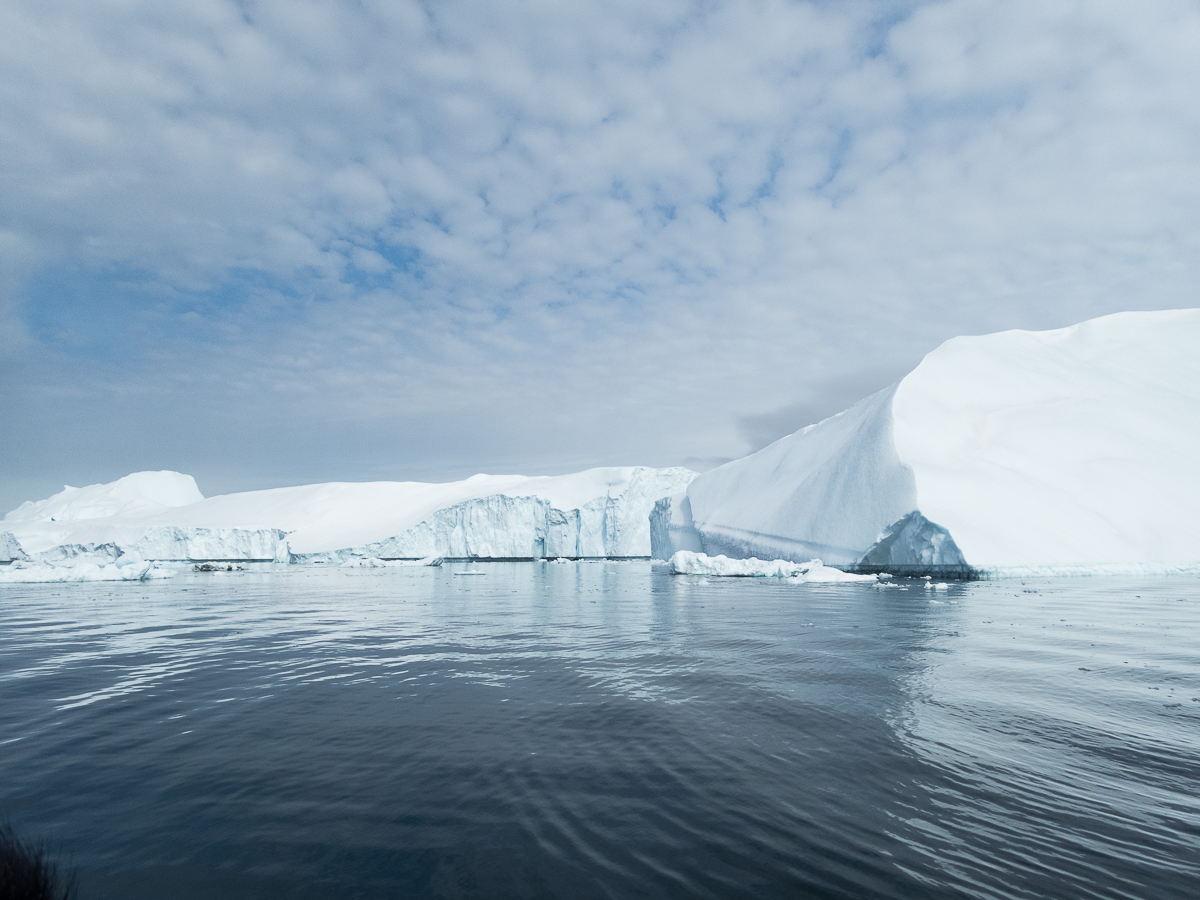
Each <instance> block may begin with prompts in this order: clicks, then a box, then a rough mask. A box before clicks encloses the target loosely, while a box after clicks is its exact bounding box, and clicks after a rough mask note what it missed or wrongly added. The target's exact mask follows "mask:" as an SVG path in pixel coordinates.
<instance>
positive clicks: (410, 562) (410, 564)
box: [341, 556, 442, 569]
mask: <svg viewBox="0 0 1200 900" xmlns="http://www.w3.org/2000/svg"><path fill="white" fill-rule="evenodd" d="M441 564H442V558H441V557H440V556H427V557H425V558H424V559H380V558H379V557H377V556H360V557H356V558H355V559H348V560H346V561H345V562H344V563H342V566H341V567H342V568H343V569H397V568H414V567H419V566H440V565H441Z"/></svg>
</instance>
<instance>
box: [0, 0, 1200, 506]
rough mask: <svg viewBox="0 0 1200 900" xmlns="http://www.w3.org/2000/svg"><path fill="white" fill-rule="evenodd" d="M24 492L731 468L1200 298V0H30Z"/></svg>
mask: <svg viewBox="0 0 1200 900" xmlns="http://www.w3.org/2000/svg"><path fill="white" fill-rule="evenodd" d="M0 33H3V34H5V35H6V39H5V40H4V41H3V42H0V511H4V510H7V509H11V508H13V507H15V506H16V505H18V504H19V503H20V502H22V501H23V500H27V499H38V498H41V497H45V496H48V495H49V494H51V493H53V492H55V491H57V490H59V489H61V487H62V485H63V484H72V485H83V484H91V483H96V482H103V481H110V480H113V479H115V478H117V477H120V476H122V475H125V474H127V473H129V472H133V471H140V470H146V469H174V470H177V471H183V472H187V473H189V474H192V475H194V476H195V477H196V479H197V481H198V483H199V485H200V488H201V490H202V491H203V492H204V493H205V495H207V496H211V495H214V494H219V493H225V492H228V491H234V490H247V489H254V488H264V487H275V486H281V485H287V484H300V483H308V482H316V481H335V480H340V481H365V480H381V479H386V480H429V481H445V480H452V479H457V478H462V477H466V476H469V475H471V474H474V473H476V472H489V473H507V472H520V473H525V474H543V473H545V474H555V473H562V472H570V471H577V470H580V469H584V468H588V467H591V466H596V465H635V464H636V465H652V466H668V465H686V466H690V467H692V468H696V469H698V470H699V469H706V468H709V467H711V466H713V465H716V464H719V463H720V462H723V461H725V460H728V459H732V458H736V457H739V456H742V455H745V454H746V453H749V452H752V451H753V450H755V449H758V448H759V447H761V446H764V445H765V444H766V443H768V442H770V441H771V440H774V439H776V438H778V437H781V436H783V435H785V434H788V433H790V432H791V431H794V430H795V429H797V428H799V427H801V426H803V425H806V424H808V423H810V422H813V421H817V420H819V419H821V418H824V417H825V416H828V415H831V414H833V413H836V412H838V411H840V410H841V409H843V408H845V407H846V406H849V405H850V404H852V403H853V402H855V401H856V400H858V399H860V398H861V397H863V396H865V395H867V394H869V393H871V392H873V391H876V390H879V389H880V388H883V387H885V386H887V385H888V384H890V383H892V382H894V381H895V380H897V379H898V378H900V377H902V376H903V375H904V374H905V373H906V372H908V371H909V370H911V369H912V368H913V367H914V366H915V365H916V364H917V363H918V362H919V361H920V359H921V358H922V356H923V355H924V354H926V353H928V352H929V351H930V350H932V349H933V348H935V347H936V346H937V345H938V344H939V343H941V342H942V341H944V340H946V339H947V338H950V337H953V336H955V335H959V334H982V333H987V332H992V331H999V330H1004V329H1009V328H1028V329H1043V328H1054V327H1060V326H1064V325H1068V324H1072V323H1074V322H1078V321H1081V320H1084V319H1087V318H1091V317H1094V316H1098V315H1103V314H1106V313H1111V312H1116V311H1119V310H1126V309H1168V308H1179V307H1190V306H1200V298H1198V297H1197V292H1198V289H1197V285H1200V91H1198V90H1197V85H1200V3H1197V2H1195V0H1139V2H1137V3H1131V2H1128V0H1122V2H1109V0H1088V2H1075V0H1070V2H1068V0H1033V2H1027V0H998V2H990V0H937V2H916V0H870V2H868V0H863V2H857V0H839V2H825V0H810V2H771V0H767V2H756V0H739V2H733V3H723V2H715V0H714V2H684V0H656V2H654V3H647V2H644V0H638V2H626V0H611V2H606V3H592V2H578V3H577V2H572V0H553V2H521V0H499V2H491V0H471V2H462V3H460V2H434V0H427V2H405V0H388V2H374V0H357V2H326V0H287V2H274V0H269V2H253V0H245V2H232V0H189V2H187V3H163V2H161V0H144V2H143V0H86V2H75V0H62V2H56V3H53V4H49V3H44V2H40V0H29V2H27V0H3V2H2V3H0Z"/></svg>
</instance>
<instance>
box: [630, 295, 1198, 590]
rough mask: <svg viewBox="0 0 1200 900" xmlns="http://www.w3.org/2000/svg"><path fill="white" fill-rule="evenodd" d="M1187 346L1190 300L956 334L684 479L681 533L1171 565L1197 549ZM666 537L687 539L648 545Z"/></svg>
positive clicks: (1036, 563)
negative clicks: (832, 407) (847, 398)
mask: <svg viewBox="0 0 1200 900" xmlns="http://www.w3.org/2000/svg"><path fill="white" fill-rule="evenodd" d="M1197 346H1200V310H1194V309H1193V310H1169V311H1163V312H1128V313H1118V314H1115V315H1111V316H1104V317H1102V318H1098V319H1093V320H1091V321H1088V322H1084V323H1082V324H1079V325H1074V326H1071V327H1069V328H1061V329H1056V330H1053V331H1042V332H1030V331H1006V332H1001V333H998V334H991V335H984V336H981V337H959V338H954V339H952V340H949V341H947V342H946V343H944V344H942V345H941V346H940V347H938V348H937V349H936V350H934V351H933V352H932V353H930V354H929V355H928V356H926V357H925V359H924V360H923V361H922V362H921V364H920V365H919V366H917V368H916V369H915V370H914V371H913V372H911V373H910V374H909V375H907V376H906V377H905V378H903V379H902V380H901V381H900V382H899V383H898V384H897V385H895V386H893V387H891V388H888V389H887V390H884V391H880V392H879V393H877V394H874V395H872V396H871V397H868V398H866V399H865V400H863V401H861V402H860V403H858V404H856V405H855V406H853V407H851V408H850V409H848V410H846V411H845V412H843V413H840V414H838V415H836V416H833V417H832V418H829V419H826V420H824V421H823V422H819V423H817V424H815V425H810V426H808V427H807V428H805V429H802V430H801V431H798V432H796V433H795V434H793V435H789V436H788V437H785V438H783V439H781V440H779V441H776V442H775V443H774V444H771V445H770V446H768V447H765V448H764V449H762V450H760V451H759V452H758V453H755V454H752V455H751V456H748V457H745V458H744V459H740V460H735V461H734V462H731V463H728V464H726V465H724V466H721V467H719V468H716V469H713V470H711V471H709V472H707V473H705V474H704V475H702V476H700V477H699V478H697V479H696V480H695V481H694V482H692V484H691V485H690V486H689V487H688V489H687V492H686V493H687V499H688V501H689V505H690V512H691V516H692V519H693V523H694V534H693V535H689V536H688V539H689V540H697V541H699V543H700V546H701V548H702V549H703V550H704V551H705V552H707V553H710V554H711V553H725V554H728V555H730V556H735V557H746V556H751V555H755V554H757V555H772V556H779V557H782V558H785V559H792V560H801V559H808V558H810V557H813V556H819V557H820V558H821V559H824V560H825V561H826V562H827V563H833V564H836V565H855V564H857V563H859V562H860V561H862V560H863V557H864V555H866V554H867V553H868V551H870V550H872V548H873V547H874V548H875V549H876V551H877V553H878V554H883V553H884V552H885V551H886V555H887V558H888V559H887V564H888V565H893V566H896V567H898V568H901V569H902V568H904V567H905V566H908V565H912V566H916V565H920V564H921V560H922V558H923V557H927V558H933V557H935V556H937V554H939V553H943V554H949V549H948V548H949V547H950V544H947V543H946V540H947V539H948V540H949V541H950V542H951V544H953V546H954V547H955V548H956V549H957V551H958V556H959V557H960V558H961V559H963V560H965V562H966V563H968V564H969V565H971V566H973V567H976V568H978V569H981V570H985V571H990V572H995V573H1002V572H1006V571H1011V572H1017V571H1032V570H1033V569H1035V568H1036V569H1039V570H1042V571H1053V570H1059V571H1073V572H1079V571H1086V570H1089V569H1093V568H1104V569H1105V570H1106V571H1110V572H1113V571H1125V570H1128V571H1131V572H1139V571H1151V570H1153V571H1174V570H1179V568H1180V567H1181V566H1183V567H1186V566H1188V565H1190V564H1192V563H1195V562H1196V561H1197V560H1200V522H1198V518H1197V510H1200V477H1197V464H1198V463H1200V451H1198V450H1197V447H1198V445H1200V353H1197V352H1196V347H1197ZM914 512H916V513H919V514H920V516H921V517H923V518H922V520H921V522H920V523H918V524H919V526H920V527H916V526H914V527H911V528H908V529H907V531H905V529H904V526H903V525H902V523H901V520H902V519H904V518H905V517H907V516H909V515H910V514H911V513H914ZM665 515H666V512H665V511H663V512H658V513H656V520H660V519H662V518H663V517H664V516H665ZM915 522H917V520H916V519H912V520H910V523H915ZM925 525H929V526H931V527H929V528H926V527H925ZM652 527H654V528H660V527H661V523H659V524H655V525H653V526H652ZM889 536H891V537H893V538H894V540H892V542H891V543H890V544H888V545H887V546H886V547H876V544H877V542H880V541H883V540H884V539H886V538H888V537H889ZM938 536H944V537H938ZM935 538H937V539H938V541H940V543H938V546H936V547H935V546H933V542H934V539H935ZM672 549H687V548H685V547H682V546H679V545H678V544H676V545H675V546H674V547H673V548H672V547H664V548H662V549H656V551H655V555H656V556H665V554H666V553H668V552H671V551H672ZM945 558H946V559H948V558H949V556H948V555H947V556H946V557H945ZM943 564H946V565H949V563H943ZM1031 567H1032V568H1031Z"/></svg>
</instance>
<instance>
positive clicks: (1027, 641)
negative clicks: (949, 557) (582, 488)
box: [0, 563, 1200, 900]
mask: <svg viewBox="0 0 1200 900" xmlns="http://www.w3.org/2000/svg"><path fill="white" fill-rule="evenodd" d="M466 568H467V567H466V566H462V565H447V566H445V567H444V568H442V569H391V570H374V571H372V570H358V571H354V570H330V571H323V570H319V569H304V568H298V567H293V568H290V569H281V570H278V571H274V572H242V573H219V574H208V575H201V574H191V573H188V574H184V575H180V576H179V577H177V578H175V579H173V580H171V581H166V582H158V583H154V582H150V583H145V584H116V585H104V584H101V585H95V584H91V585H89V584H80V585H3V586H0V817H7V818H8V820H9V821H10V822H11V823H12V824H13V825H14V826H16V827H17V829H18V830H19V831H21V832H22V833H24V834H26V835H35V836H41V837H45V838H46V839H47V840H48V841H49V842H50V843H51V845H53V846H55V847H57V848H59V850H60V855H61V857H62V858H64V859H68V860H70V861H72V862H73V863H74V865H75V867H76V868H77V870H78V872H79V876H80V882H81V887H82V895H83V897H84V898H85V900H86V898H101V897H103V898H113V900H122V898H200V897H203V898H249V897H263V898H267V897H270V898H310V897H312V898H316V897H322V898H326V897H327V898H351V897H370V898H375V897H423V896H431V897H506V898H507V897H550V896H557V897H571V898H576V897H578V898H589V897H672V896H674V897H756V898H759V897H788V898H796V897H871V898H876V897H878V898H890V897H913V898H941V897H1052V898H1076V897H1096V898H1113V897H1136V898H1155V900H1165V898H1187V900H1194V898H1196V897H1200V581H1198V580H1193V579H1166V578H1163V579H1142V580H1116V579H1058V580H1037V581H1033V580H1030V581H1027V582H1025V583H1022V582H1020V581H1011V582H992V583H987V582H984V583H975V584H967V585H956V586H951V587H950V588H949V589H946V590H932V591H931V590H926V589H925V588H924V587H923V583H922V582H909V583H907V584H906V585H905V586H903V587H895V588H885V589H880V588H876V587H872V586H861V585H851V586H816V585H794V584H787V583H780V582H779V581H778V580H776V579H707V580H706V579H703V578H693V577H672V576H670V575H668V574H666V572H665V571H664V570H662V569H657V568H652V567H651V566H650V564H649V563H577V564H569V565H562V564H531V563H500V564H491V565H480V566H478V567H477V569H476V571H478V572H482V573H483V574H482V575H459V574H455V573H456V572H461V571H463V570H464V569H466Z"/></svg>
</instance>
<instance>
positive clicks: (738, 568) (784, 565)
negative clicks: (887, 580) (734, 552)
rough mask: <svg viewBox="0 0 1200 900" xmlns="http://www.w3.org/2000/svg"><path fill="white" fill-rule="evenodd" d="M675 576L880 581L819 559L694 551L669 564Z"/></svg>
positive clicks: (871, 576)
mask: <svg viewBox="0 0 1200 900" xmlns="http://www.w3.org/2000/svg"><path fill="white" fill-rule="evenodd" d="M667 565H668V566H669V567H670V569H671V574H672V575H716V576H722V577H735V578H791V579H796V580H799V581H812V582H833V581H838V582H842V581H877V580H878V577H877V576H875V575H856V574H852V573H850V572H843V571H841V570H840V569H835V568H833V567H832V566H827V565H825V564H823V563H822V562H821V560H819V559H811V560H809V561H808V562H803V563H798V562H792V561H790V560H786V559H773V560H770V561H769V562H768V561H767V560H762V559H755V558H754V557H753V556H752V557H750V558H749V559H730V558H729V557H727V556H707V555H705V554H703V553H694V552H692V551H690V550H680V551H678V552H676V553H675V554H674V555H673V556H672V557H671V559H670V561H669V562H668V563H667Z"/></svg>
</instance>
